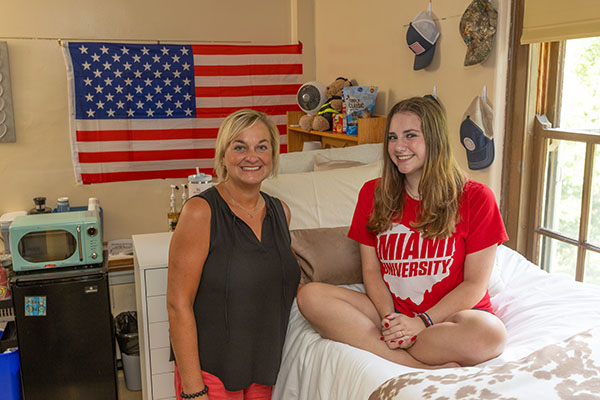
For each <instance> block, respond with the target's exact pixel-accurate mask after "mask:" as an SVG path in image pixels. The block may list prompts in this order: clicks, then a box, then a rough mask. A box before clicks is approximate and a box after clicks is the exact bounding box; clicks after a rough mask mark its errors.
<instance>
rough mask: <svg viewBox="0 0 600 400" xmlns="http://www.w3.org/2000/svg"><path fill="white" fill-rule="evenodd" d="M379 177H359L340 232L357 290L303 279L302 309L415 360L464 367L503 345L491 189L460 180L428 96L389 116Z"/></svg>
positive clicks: (375, 347)
mask: <svg viewBox="0 0 600 400" xmlns="http://www.w3.org/2000/svg"><path fill="white" fill-rule="evenodd" d="M384 146H385V147H384V149H385V150H384V151H385V154H387V156H385V155H384V167H383V174H382V177H381V178H379V179H375V180H372V181H369V182H367V183H365V184H364V186H363V188H362V189H361V191H360V194H359V198H358V203H357V205H356V210H355V212H354V217H353V220H352V225H351V228H350V232H349V233H348V236H349V237H350V238H352V239H354V240H356V241H358V242H359V243H360V254H361V259H362V271H363V281H364V285H365V289H366V294H362V293H359V292H356V291H353V290H350V289H346V288H342V287H338V286H334V285H329V284H324V283H316V282H315V283H309V284H308V285H306V286H305V287H303V288H302V289H301V290H300V293H299V294H298V306H299V308H300V311H301V312H302V314H303V315H304V317H305V318H306V319H307V320H308V321H309V322H310V323H311V324H312V325H313V326H314V328H315V329H316V330H317V331H318V332H319V333H320V334H321V335H322V336H323V337H326V338H329V339H332V340H336V341H340V342H343V343H347V344H349V345H351V346H354V347H358V348H361V349H364V350H367V351H370V352H372V353H374V354H377V355H379V356H380V357H383V358H385V359H387V360H390V361H393V362H396V363H399V364H403V365H407V366H411V367H418V368H438V367H451V366H456V365H457V364H459V365H461V366H470V365H475V364H478V363H481V362H483V361H486V360H489V359H491V358H494V357H496V356H498V355H499V354H500V353H502V351H503V348H504V344H505V342H506V330H505V328H504V325H503V323H502V321H500V319H499V318H498V317H496V316H495V315H494V312H493V310H492V306H491V304H490V297H489V294H488V292H487V287H488V283H489V279H490V274H491V272H492V268H493V266H494V258H495V254H496V248H497V246H498V245H499V244H501V243H502V242H504V241H506V240H507V239H508V237H507V235H506V231H505V229H504V224H503V222H502V218H501V216H500V212H499V210H498V206H497V204H496V200H495V197H494V194H493V193H492V191H491V190H490V189H489V188H488V187H487V186H485V185H483V184H481V183H478V182H475V181H472V180H469V179H467V178H466V177H465V174H464V173H463V172H462V171H461V169H460V168H459V167H458V165H457V163H456V161H455V159H454V157H453V156H452V153H451V150H450V144H449V139H448V126H447V122H446V116H445V114H444V111H443V110H442V108H441V106H440V105H439V104H438V103H437V102H436V101H435V100H433V98H431V97H415V98H411V99H407V100H404V101H401V102H400V103H398V104H396V105H395V106H394V107H393V108H392V109H391V111H390V112H389V114H388V119H387V127H386V137H385V143H384Z"/></svg>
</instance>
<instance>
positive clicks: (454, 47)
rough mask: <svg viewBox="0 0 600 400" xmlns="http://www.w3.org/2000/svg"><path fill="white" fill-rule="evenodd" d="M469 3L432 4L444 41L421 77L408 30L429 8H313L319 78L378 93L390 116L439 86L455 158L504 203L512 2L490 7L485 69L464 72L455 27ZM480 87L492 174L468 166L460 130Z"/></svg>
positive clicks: (388, 3) (347, 4) (420, 3)
mask: <svg viewBox="0 0 600 400" xmlns="http://www.w3.org/2000/svg"><path fill="white" fill-rule="evenodd" d="M470 1H471V0H441V1H434V2H433V9H432V11H433V14H434V19H435V21H436V23H437V25H438V29H439V31H440V38H439V40H438V43H437V47H436V53H435V56H434V58H433V61H432V63H431V64H430V65H429V66H428V67H427V68H426V69H424V70H420V71H414V70H413V62H414V55H413V53H412V51H410V49H409V48H408V46H407V44H406V30H407V29H408V25H409V23H410V21H411V20H412V19H413V18H414V16H415V15H417V13H418V12H419V11H422V10H426V9H427V5H428V3H429V2H428V1H426V0H412V1H398V0H375V1H371V2H365V1H362V0H329V1H316V2H315V16H316V17H315V31H316V36H315V37H316V45H315V48H316V52H315V59H316V62H317V68H316V77H317V80H319V81H321V82H323V83H325V84H328V83H329V82H331V81H332V80H333V79H335V78H336V77H338V76H345V77H347V78H350V79H353V80H356V81H357V83H358V84H359V85H376V86H378V87H379V89H378V90H379V94H378V99H377V103H376V108H375V112H376V113H377V114H385V113H387V111H388V110H389V109H390V108H391V106H392V105H394V104H395V103H396V102H398V101H399V100H402V99H404V98H406V97H410V96H422V95H425V94H428V93H429V94H430V93H432V91H433V87H434V86H436V87H437V95H438V98H439V100H440V102H441V103H442V105H443V106H444V107H445V108H446V111H447V114H448V124H449V126H450V135H451V142H452V147H453V151H454V155H455V157H456V158H457V160H458V161H459V163H460V165H461V166H462V167H463V168H464V169H465V170H466V171H467V172H468V175H469V177H471V178H472V179H475V180H478V181H481V182H483V183H486V184H487V185H489V186H490V187H491V188H492V190H493V191H494V192H495V193H496V196H497V198H498V199H499V198H500V197H499V196H500V189H501V182H500V181H501V174H502V165H501V164H502V150H503V149H502V145H503V142H504V135H503V131H504V108H505V100H504V98H505V93H506V69H507V63H508V56H507V54H508V28H509V13H510V10H509V6H510V3H511V2H510V1H500V0H492V4H494V6H495V8H496V9H497V10H498V14H499V15H498V32H497V34H496V42H495V44H494V48H493V50H492V54H491V55H490V57H489V58H488V59H487V60H486V61H485V62H484V63H482V64H479V65H476V66H470V67H464V66H463V61H464V57H465V53H466V45H465V44H464V42H463V40H462V38H461V36H460V32H459V28H458V27H459V23H460V19H461V17H462V14H463V12H464V10H465V9H466V8H467V6H468V5H469V3H470ZM499 3H501V4H499ZM483 85H486V86H487V97H488V101H489V102H490V104H491V105H492V107H493V108H494V109H495V110H496V118H495V130H494V133H495V136H494V142H495V146H496V156H495V161H494V163H493V164H492V166H491V167H490V168H488V169H486V170H483V171H480V172H476V171H471V170H469V169H468V167H467V160H466V154H465V149H464V147H462V145H461V144H460V136H459V127H460V123H461V122H462V116H463V114H464V112H465V110H466V109H467V107H468V106H469V104H470V103H471V101H472V100H473V98H474V97H475V96H476V95H478V94H480V93H481V91H482V87H483Z"/></svg>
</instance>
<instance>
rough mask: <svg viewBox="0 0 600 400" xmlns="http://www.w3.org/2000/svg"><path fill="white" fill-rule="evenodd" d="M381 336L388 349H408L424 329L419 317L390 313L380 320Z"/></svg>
mask: <svg viewBox="0 0 600 400" xmlns="http://www.w3.org/2000/svg"><path fill="white" fill-rule="evenodd" d="M381 327H382V329H381V335H382V336H381V337H382V338H383V339H382V340H384V341H385V343H386V344H387V345H388V347H389V348H390V349H399V348H400V349H408V348H409V347H410V346H412V345H413V344H414V343H415V341H416V340H417V335H418V334H419V333H420V332H421V331H422V330H423V329H425V325H424V324H423V321H421V320H420V319H419V318H417V317H415V318H410V317H407V316H406V315H404V314H399V313H391V314H389V315H386V316H385V317H384V318H383V319H382V320H381Z"/></svg>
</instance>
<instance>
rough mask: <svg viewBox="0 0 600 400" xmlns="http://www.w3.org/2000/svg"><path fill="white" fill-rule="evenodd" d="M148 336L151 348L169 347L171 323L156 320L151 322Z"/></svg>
mask: <svg viewBox="0 0 600 400" xmlns="http://www.w3.org/2000/svg"><path fill="white" fill-rule="evenodd" d="M148 336H149V337H150V349H159V348H161V347H169V323H168V322H155V323H153V324H149V326H148Z"/></svg>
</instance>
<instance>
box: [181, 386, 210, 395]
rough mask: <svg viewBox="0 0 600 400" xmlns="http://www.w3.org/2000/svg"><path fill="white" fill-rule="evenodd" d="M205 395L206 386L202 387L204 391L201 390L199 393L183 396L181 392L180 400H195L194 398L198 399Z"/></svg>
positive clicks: (206, 391)
mask: <svg viewBox="0 0 600 400" xmlns="http://www.w3.org/2000/svg"><path fill="white" fill-rule="evenodd" d="M206 393H208V385H206V384H205V385H204V389H202V390H201V391H199V392H196V393H191V394H185V393H183V390H182V391H181V398H182V399H195V398H196V397H200V396H204V395H205V394H206Z"/></svg>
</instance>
